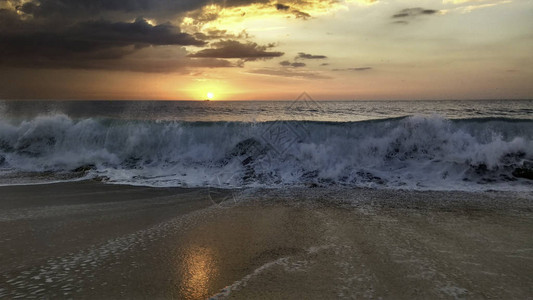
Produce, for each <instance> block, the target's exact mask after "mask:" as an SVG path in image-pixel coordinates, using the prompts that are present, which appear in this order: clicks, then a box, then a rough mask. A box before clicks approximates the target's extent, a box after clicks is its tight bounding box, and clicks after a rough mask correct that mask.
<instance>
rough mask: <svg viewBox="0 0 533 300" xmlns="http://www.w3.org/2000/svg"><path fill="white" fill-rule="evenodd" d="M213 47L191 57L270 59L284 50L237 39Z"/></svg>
mask: <svg viewBox="0 0 533 300" xmlns="http://www.w3.org/2000/svg"><path fill="white" fill-rule="evenodd" d="M211 46H212V47H213V48H208V49H203V50H200V51H198V52H196V53H193V54H190V55H189V57H210V58H239V59H243V60H245V61H252V60H258V59H270V58H274V57H279V56H282V55H283V54H284V53H283V52H275V51H267V49H268V48H272V47H273V45H258V44H257V43H253V42H248V43H241V42H239V41H236V40H222V41H219V42H216V43H212V44H211Z"/></svg>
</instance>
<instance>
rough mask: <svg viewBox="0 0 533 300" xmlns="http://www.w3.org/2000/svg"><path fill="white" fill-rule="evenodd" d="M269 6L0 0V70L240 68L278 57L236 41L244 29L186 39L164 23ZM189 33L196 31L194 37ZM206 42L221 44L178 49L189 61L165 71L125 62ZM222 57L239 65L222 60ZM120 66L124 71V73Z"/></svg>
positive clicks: (212, 0) (203, 0)
mask: <svg viewBox="0 0 533 300" xmlns="http://www.w3.org/2000/svg"><path fill="white" fill-rule="evenodd" d="M324 1H326V0H324ZM327 1H331V0H327ZM276 3H277V2H276V1H272V0H29V1H28V0H24V1H23V0H0V7H3V8H0V67H2V66H10V67H36V68H84V69H98V68H101V69H128V70H129V69H133V70H139V71H142V70H143V68H145V71H150V72H152V71H153V70H164V71H166V70H167V69H176V68H180V67H188V66H196V65H198V66H205V67H232V66H233V67H235V66H242V63H243V61H249V60H257V59H267V58H271V57H279V56H282V55H283V52H276V51H269V48H272V47H273V46H272V45H264V46H263V45H258V44H256V43H253V42H246V43H242V42H237V41H236V40H242V39H250V36H249V35H248V34H247V33H246V32H245V31H243V32H241V33H237V34H235V33H229V32H226V31H224V30H216V29H215V30H210V31H201V32H200V31H199V30H198V28H201V26H191V27H190V28H189V27H188V28H187V30H188V32H191V31H192V32H193V33H191V34H189V33H185V32H182V31H181V29H180V28H179V27H178V26H175V25H173V24H172V23H169V22H167V21H168V20H171V21H172V22H179V21H180V20H181V19H182V18H184V17H185V16H188V17H192V18H193V24H196V23H194V22H200V23H201V22H208V21H212V20H215V19H217V18H218V17H219V16H218V14H217V13H216V12H215V13H205V12H204V11H203V10H202V7H204V6H205V5H207V4H216V5H219V6H221V7H239V6H243V7H244V6H249V5H252V4H262V5H265V7H267V6H270V7H271V5H275V4H276ZM278 4H280V5H277V6H276V8H278V9H279V10H287V11H288V12H289V13H292V14H294V15H295V16H296V17H300V18H307V17H309V15H308V14H306V13H304V12H300V11H298V10H296V9H294V7H292V6H293V5H298V7H306V5H311V3H310V2H309V3H308V2H305V1H302V0H286V1H285V3H284V4H281V3H278ZM195 14H196V15H195ZM138 16H143V18H139V17H138ZM131 20H135V21H131ZM148 20H150V21H148ZM152 21H153V22H152ZM152 24H158V25H152ZM195 30H198V32H196V33H194V31H195ZM209 40H221V41H219V42H217V43H212V44H211V48H208V49H204V50H201V51H198V52H196V53H193V54H191V55H190V56H187V53H186V51H185V50H183V51H185V53H184V54H183V57H190V58H187V59H181V58H180V59H177V60H174V58H172V57H170V58H167V61H168V68H167V66H165V62H164V60H160V59H155V58H154V59H152V57H149V58H150V59H145V60H144V61H143V60H140V59H139V60H134V61H132V57H133V56H135V54H137V53H138V52H139V51H141V50H142V49H155V48H158V47H165V46H173V47H176V48H178V49H179V48H181V46H204V45H206V44H207V41H209ZM150 51H152V50H150ZM150 51H148V52H150ZM152 52H153V51H152ZM193 58H194V59H193ZM226 58H231V59H233V58H238V59H241V60H242V61H240V62H235V61H227V60H225V59H226ZM126 62H127V63H132V66H131V67H128V66H127V63H126ZM150 63H152V64H153V65H154V67H153V68H151V67H150V66H149V64H150ZM201 63H203V65H202V64H201Z"/></svg>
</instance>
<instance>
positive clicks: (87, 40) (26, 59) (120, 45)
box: [0, 18, 205, 67]
mask: <svg viewBox="0 0 533 300" xmlns="http://www.w3.org/2000/svg"><path fill="white" fill-rule="evenodd" d="M204 44H205V42H203V41H200V40H198V39H195V38H194V37H193V36H191V35H189V34H187V33H183V32H180V29H179V28H178V27H176V26H173V25H171V24H170V23H165V24H161V25H155V26H154V25H150V24H149V23H148V22H147V21H146V20H145V19H142V18H139V19H137V20H135V21H134V22H109V21H88V22H82V23H78V24H74V25H72V26H69V27H67V28H64V29H62V28H48V30H39V29H38V28H33V27H31V26H27V27H26V28H24V27H23V29H22V30H21V31H18V32H14V33H10V32H5V31H0V64H2V65H10V66H26V65H30V66H31V65H35V66H36V67H54V64H56V65H57V66H58V67H77V66H86V65H90V61H93V60H107V61H108V63H109V62H110V61H111V60H116V59H121V58H123V57H125V56H127V55H130V54H132V53H134V52H136V51H138V50H139V49H142V48H145V47H148V46H163V45H173V46H191V45H193V46H201V45H204ZM76 60H78V61H76Z"/></svg>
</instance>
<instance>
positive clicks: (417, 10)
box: [392, 7, 439, 19]
mask: <svg viewBox="0 0 533 300" xmlns="http://www.w3.org/2000/svg"><path fill="white" fill-rule="evenodd" d="M438 12H439V11H438V10H434V9H424V8H421V7H414V8H406V9H402V10H400V11H399V12H398V13H396V14H394V15H393V16H392V18H395V19H397V18H414V17H417V16H422V15H433V14H436V13H438Z"/></svg>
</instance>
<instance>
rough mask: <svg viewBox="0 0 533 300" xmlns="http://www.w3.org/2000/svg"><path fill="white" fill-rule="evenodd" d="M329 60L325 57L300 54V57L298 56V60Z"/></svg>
mask: <svg viewBox="0 0 533 300" xmlns="http://www.w3.org/2000/svg"><path fill="white" fill-rule="evenodd" d="M326 58H328V57H327V56H325V55H312V54H308V53H303V52H300V53H298V56H296V59H326Z"/></svg>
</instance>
